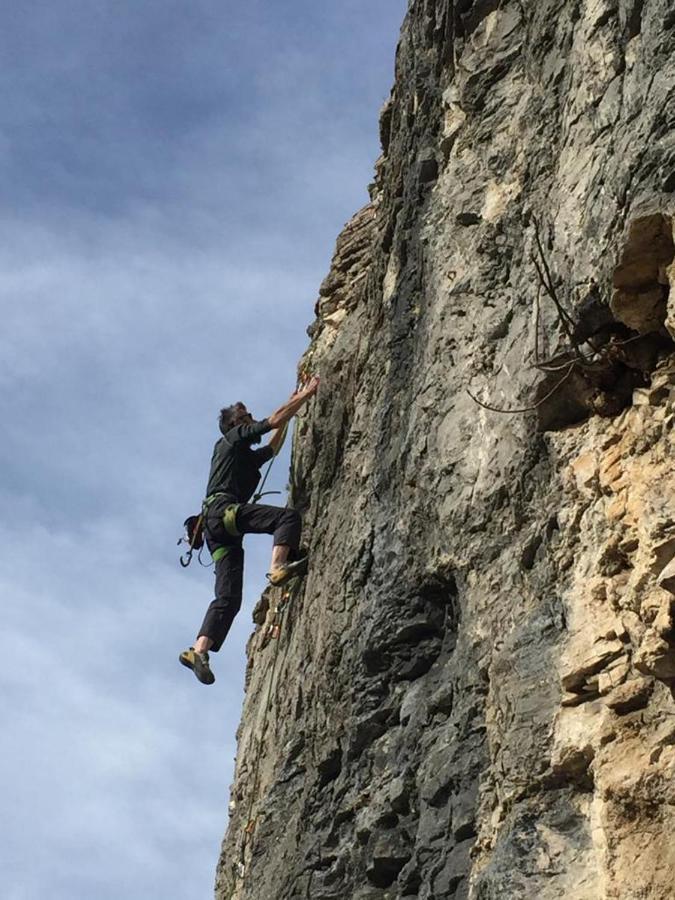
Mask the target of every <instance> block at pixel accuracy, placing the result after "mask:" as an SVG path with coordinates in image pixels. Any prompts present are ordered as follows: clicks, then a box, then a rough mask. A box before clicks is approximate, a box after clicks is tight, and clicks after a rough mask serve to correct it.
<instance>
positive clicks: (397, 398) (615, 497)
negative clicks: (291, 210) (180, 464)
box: [216, 0, 675, 900]
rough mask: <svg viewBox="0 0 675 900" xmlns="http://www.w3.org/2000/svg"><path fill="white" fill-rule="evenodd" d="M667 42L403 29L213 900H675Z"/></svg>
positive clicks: (532, 3) (515, 1)
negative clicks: (298, 533)
mask: <svg viewBox="0 0 675 900" xmlns="http://www.w3.org/2000/svg"><path fill="white" fill-rule="evenodd" d="M674 35H675V6H674V5H673V3H672V0H473V2H472V0H454V2H451V0H415V2H411V4H410V7H409V11H408V15H407V17H406V20H405V23H404V26H403V30H402V36H401V41H400V45H399V47H398V51H397V58H396V80H395V84H394V88H393V90H392V94H391V97H390V99H389V101H388V102H387V104H386V105H385V108H384V109H383V111H382V114H381V118H380V126H381V127H380V130H381V141H382V150H383V152H382V156H381V158H380V159H379V161H378V163H377V166H376V179H375V182H374V184H373V185H372V186H371V203H370V204H369V205H368V206H367V207H366V208H365V209H363V210H361V211H360V212H359V213H358V214H357V215H356V216H355V217H354V219H353V220H352V221H351V222H350V223H349V224H348V225H347V227H346V228H345V230H344V232H343V233H342V235H341V236H340V238H339V239H338V244H337V250H336V254H335V258H334V261H333V266H332V269H331V272H330V274H329V275H328V277H327V279H326V281H325V282H324V283H323V285H322V286H321V289H320V292H319V293H320V296H319V300H318V303H317V306H316V319H315V321H314V323H313V324H312V325H311V327H310V336H311V343H310V347H309V349H308V351H307V354H306V356H305V358H304V359H303V361H302V366H303V367H306V368H309V369H311V370H313V371H318V372H320V374H321V376H322V387H321V390H320V393H319V395H318V397H317V399H316V400H315V402H314V403H313V405H312V407H311V409H310V410H309V411H308V412H307V413H306V414H305V415H304V416H302V417H301V419H300V420H299V424H298V428H297V429H296V435H295V441H294V454H293V463H292V485H291V487H292V502H293V503H294V504H295V505H296V506H298V507H299V508H300V509H301V510H302V512H303V515H304V519H305V523H306V524H305V534H306V542H307V545H308V547H309V549H310V552H311V568H310V572H309V575H308V577H307V579H306V582H305V584H304V587H303V589H302V590H301V591H300V592H299V593H298V594H297V595H296V596H294V597H293V598H292V599H291V600H290V602H287V603H286V604H285V606H283V607H282V612H281V613H279V612H277V607H278V605H279V603H280V602H281V601H282V597H280V596H278V595H277V594H278V592H276V593H275V592H268V595H267V596H265V597H263V599H262V601H261V603H260V605H259V607H258V609H257V610H256V621H257V627H256V630H255V633H254V634H253V636H252V638H251V641H250V644H249V672H248V676H247V693H246V700H245V707H244V715H243V720H242V724H241V727H240V730H239V751H238V757H237V769H236V778H235V783H234V785H233V788H232V800H231V804H230V813H231V819H230V826H229V829H228V832H227V835H226V838H225V842H224V845H223V853H222V857H221V861H220V864H219V867H218V874H217V884H216V896H217V898H218V900H230V898H232V900H234V898H236V900H291V898H312V900H329V898H330V900H348V898H354V900H384V898H402V897H418V898H435V900H436V898H446V897H457V898H460V897H472V898H480V900H505V898H562V897H565V898H568V900H570V898H576V900H598V898H664V900H665V898H671V897H673V896H674V893H673V892H674V888H673V883H674V878H673V872H674V866H675V849H674V847H675V844H674V843H673V839H672V836H673V834H674V833H675V782H674V780H673V776H674V775H675V704H674V700H673V693H672V686H673V684H675V632H674V630H673V602H674V599H675V498H674V494H673V468H672V462H671V460H672V457H673V450H674V449H675V428H674V425H675V354H674V350H675V347H674V344H673V335H675V299H674V300H673V301H671V299H670V297H669V279H670V278H671V277H672V275H673V272H674V271H675V267H673V264H672V263H673V224H672V216H673V214H674V212H675V203H674V198H673V193H672V191H673V188H674V187H675V134H674V132H673V130H672V129H673V119H674V117H675V98H674V94H673V86H674V85H675V62H674V57H673V51H674V50H675V37H674ZM469 392H471V394H470V393H469ZM471 395H473V397H472V396H471ZM474 398H475V399H474ZM488 407H494V408H495V409H501V410H505V409H509V410H510V409H522V410H524V411H523V412H518V413H510V412H508V413H507V412H497V411H495V410H494V409H490V408H488ZM280 615H282V616H283V617H282V619H281V629H280V631H279V629H277V630H276V631H275V632H274V634H277V633H278V636H276V637H275V636H273V635H271V634H270V628H269V626H270V624H271V623H273V621H276V620H275V619H274V617H275V616H277V617H279V616H280ZM247 824H248V825H249V827H248V829H247V827H246V826H247Z"/></svg>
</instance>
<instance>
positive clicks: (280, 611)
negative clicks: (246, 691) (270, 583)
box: [239, 577, 302, 878]
mask: <svg viewBox="0 0 675 900" xmlns="http://www.w3.org/2000/svg"><path fill="white" fill-rule="evenodd" d="M301 582H302V578H300V577H296V578H292V579H291V580H290V581H289V582H288V584H287V585H285V586H284V587H283V588H282V595H281V600H280V602H279V603H278V604H277V607H276V609H275V611H274V616H273V618H272V622H271V623H270V624H269V625H268V626H267V628H266V631H265V633H264V634H263V641H262V643H261V645H260V649H264V648H265V647H266V646H267V644H268V643H269V641H270V639H272V640H274V641H275V647H274V655H273V656H272V668H271V670H270V678H269V682H268V685H267V698H266V700H265V706H264V710H265V711H264V713H263V724H262V731H261V734H260V740H259V741H258V750H257V753H256V755H255V761H254V769H253V771H254V775H253V787H252V789H251V793H250V801H249V805H248V812H247V815H246V826H245V828H244V840H243V841H242V844H241V855H240V861H239V877H240V878H243V877H244V875H245V873H246V850H247V847H248V841H249V838H250V836H251V835H252V834H253V833H254V831H255V827H256V822H257V818H258V817H257V816H253V807H254V806H255V802H256V798H257V794H258V788H259V786H260V762H261V759H262V748H263V746H264V743H265V737H266V733H267V725H268V717H269V710H270V701H271V699H272V686H273V685H274V675H275V672H276V666H277V660H278V658H279V647H280V645H281V641H280V640H279V638H280V636H281V624H282V620H283V615H284V612H285V610H286V609H287V608H288V607H289V606H290V604H291V602H292V601H293V600H294V599H295V597H296V596H297V595H298V592H299V589H300V585H301Z"/></svg>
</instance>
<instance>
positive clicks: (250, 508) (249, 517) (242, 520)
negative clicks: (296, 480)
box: [237, 503, 302, 552]
mask: <svg viewBox="0 0 675 900" xmlns="http://www.w3.org/2000/svg"><path fill="white" fill-rule="evenodd" d="M237 528H238V529H239V531H240V532H241V534H272V535H274V546H275V547H277V546H283V547H288V548H289V550H293V551H297V550H298V548H299V547H300V533H301V531H302V519H301V518H300V513H299V512H298V511H297V510H295V509H288V508H287V507H286V508H282V507H279V506H265V505H264V504H261V503H242V504H241V506H240V507H239V509H238V510H237ZM287 552H288V551H287Z"/></svg>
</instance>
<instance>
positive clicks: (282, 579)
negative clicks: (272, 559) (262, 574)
mask: <svg viewBox="0 0 675 900" xmlns="http://www.w3.org/2000/svg"><path fill="white" fill-rule="evenodd" d="M306 574H307V557H306V556H303V558H302V559H298V560H297V561H296V562H290V563H284V564H283V565H282V566H277V567H276V568H274V569H272V571H271V572H268V573H267V579H268V581H269V583H270V584H272V585H274V586H275V587H276V586H278V585H280V584H286V582H287V581H290V580H291V578H299V577H301V576H302V575H306Z"/></svg>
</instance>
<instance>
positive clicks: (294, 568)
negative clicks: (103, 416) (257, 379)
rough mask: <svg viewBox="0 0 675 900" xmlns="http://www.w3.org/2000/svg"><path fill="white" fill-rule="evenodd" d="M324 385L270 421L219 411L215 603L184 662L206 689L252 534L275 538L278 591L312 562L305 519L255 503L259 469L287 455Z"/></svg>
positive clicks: (231, 409)
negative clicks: (296, 419)
mask: <svg viewBox="0 0 675 900" xmlns="http://www.w3.org/2000/svg"><path fill="white" fill-rule="evenodd" d="M318 387H319V379H318V378H312V379H311V380H310V381H309V382H308V383H307V384H306V386H305V387H303V388H301V389H299V390H297V391H296V392H295V393H294V394H293V395H292V396H291V397H290V398H289V400H288V401H287V402H286V403H285V404H284V405H283V406H281V407H280V408H279V409H278V410H276V412H273V413H272V415H271V416H269V417H268V418H267V419H263V420H262V421H260V422H256V421H255V420H254V419H253V416H252V415H251V414H250V413H249V412H248V410H247V409H246V407H245V406H244V404H243V403H235V404H234V405H233V406H226V407H225V408H224V409H221V411H220V420H219V425H220V431H221V433H222V435H223V436H222V437H221V438H220V440H219V441H217V442H216V445H215V447H214V449H213V457H212V459H211V471H210V473H209V481H208V486H207V488H206V500H205V501H204V516H205V517H204V537H205V539H206V544H207V546H208V548H209V551H210V553H211V556H212V557H213V560H214V562H215V575H216V587H215V600H214V601H213V602H212V603H211V605H210V606H209V608H208V610H207V611H206V616H205V617H204V621H203V622H202V624H201V627H200V629H199V632H198V636H197V640H196V641H195V643H194V647H190V648H189V650H184V651H183V652H182V653H181V654H180V656H179V660H180V662H181V663H182V664H183V665H184V666H187V668H188V669H192V671H193V672H194V673H195V675H196V676H197V678H198V679H199V681H201V682H202V684H213V682H214V681H215V676H214V674H213V672H212V671H211V668H210V666H209V650H213V651H214V653H215V652H217V651H218V650H220V648H221V646H222V644H223V641H224V640H225V637H226V636H227V633H228V632H229V630H230V627H231V625H232V622H233V620H234V617H235V616H236V615H237V613H238V612H239V609H240V607H241V596H242V585H243V574H244V549H243V546H242V538H243V535H245V534H272V535H274V546H273V549H272V562H271V564H270V571H269V572H268V573H267V577H268V579H269V581H270V583H271V584H273V585H279V584H284V583H285V582H286V581H289V580H290V579H291V578H293V577H294V576H295V575H301V574H304V572H305V571H306V567H307V559H306V558H304V559H298V558H297V556H298V549H299V547H300V531H301V527H302V523H301V521H300V515H299V513H298V512H296V510H294V509H282V508H280V507H278V506H266V505H263V504H260V503H249V500H250V499H251V497H252V496H253V493H254V491H255V489H256V487H257V485H258V481H259V480H260V468H261V466H263V465H264V464H265V463H266V462H267V461H268V460H270V459H272V457H273V456H275V455H276V453H277V452H278V450H279V449H280V446H281V443H282V441H283V436H284V426H285V425H286V424H287V423H288V422H290V420H291V419H292V418H293V416H294V415H295V414H296V413H297V412H298V411H299V410H300V409H301V407H303V406H304V405H305V403H306V402H307V401H308V400H309V398H310V397H313V396H314V394H315V393H316V392H317V390H318ZM269 431H272V432H273V434H272V437H271V438H270V441H269V443H268V444H267V446H266V447H261V448H260V449H259V450H254V449H253V448H252V444H257V443H259V441H260V438H261V437H262V435H263V434H266V433H267V432H269Z"/></svg>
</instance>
